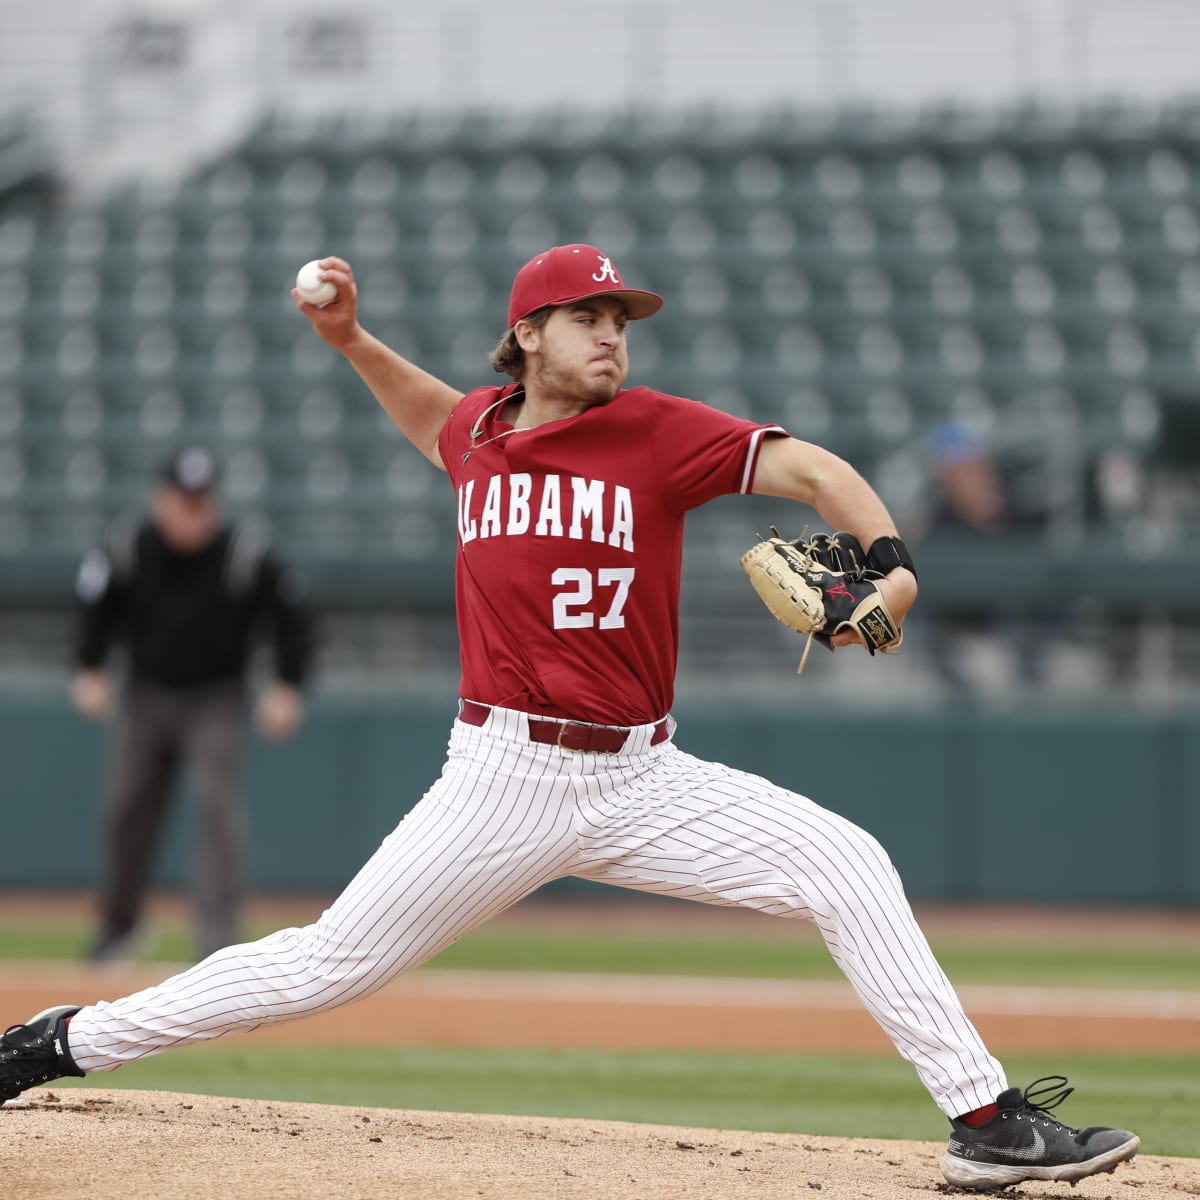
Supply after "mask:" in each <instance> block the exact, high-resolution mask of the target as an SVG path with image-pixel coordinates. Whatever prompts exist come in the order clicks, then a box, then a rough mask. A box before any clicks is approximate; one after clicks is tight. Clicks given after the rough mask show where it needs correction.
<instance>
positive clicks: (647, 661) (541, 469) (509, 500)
mask: <svg viewBox="0 0 1200 1200" xmlns="http://www.w3.org/2000/svg"><path fill="white" fill-rule="evenodd" d="M516 389H517V385H509V386H508V387H505V388H500V387H484V388H478V389H476V390H475V391H473V392H471V393H470V394H468V395H467V396H464V397H463V399H462V400H461V401H459V403H458V405H457V406H456V408H455V410H454V412H453V413H452V414H451V416H450V419H449V420H448V421H447V422H446V424H445V427H444V428H443V429H442V432H441V436H440V438H439V440H438V449H439V451H440V453H441V456H442V461H443V463H445V465H446V469H447V470H448V471H449V474H450V479H451V481H452V482H453V484H454V487H455V490H456V491H457V493H458V558H457V563H456V570H455V589H456V594H457V605H458V631H459V641H460V645H461V655H462V684H461V694H462V695H463V696H464V697H466V698H467V699H470V700H478V701H480V702H482V703H485V704H494V705H500V706H503V707H505V708H516V709H520V710H522V711H524V712H532V713H539V714H542V715H545V716H554V717H567V718H575V719H577V720H582V721H593V722H597V723H600V724H606V725H639V724H644V723H646V722H649V721H655V720H657V719H658V718H659V717H662V716H664V715H665V714H666V713H667V711H668V710H669V709H670V707H671V702H672V700H673V698H674V694H675V668H676V660H677V656H678V651H679V584H680V568H681V564H682V556H683V526H684V517H685V516H686V514H687V512H688V510H689V509H693V508H696V507H698V506H699V505H701V504H703V503H705V501H707V500H711V499H712V498H713V497H714V496H721V495H726V494H728V493H731V492H748V491H749V490H750V486H751V484H752V482H753V479H754V467H755V463H756V461H757V458H758V452H759V448H760V447H761V445H762V439H763V438H764V437H767V436H773V435H784V430H783V429H782V428H780V426H778V425H756V424H754V423H753V422H751V421H744V420H742V419H740V418H738V417H733V416H730V415H729V414H728V413H724V412H720V411H719V410H717V409H713V408H709V407H708V406H707V405H705V404H701V403H699V402H698V401H695V400H685V399H683V398H681V397H679V396H668V395H665V394H664V393H662V392H655V391H652V390H650V389H649V388H644V387H639V388H632V389H630V390H628V391H622V392H618V393H617V395H616V396H615V397H614V399H613V400H611V401H610V402H609V403H607V404H602V405H597V406H595V407H593V408H590V409H588V410H587V411H585V412H583V413H581V414H580V415H579V416H577V417H570V418H567V419H565V420H561V421H551V422H548V423H546V424H544V425H540V426H537V427H536V428H533V429H522V430H518V431H516V432H511V430H512V426H511V425H509V424H508V423H507V422H504V421H501V420H500V419H499V413H500V412H501V410H502V409H503V408H504V402H505V401H506V400H507V398H508V397H509V396H510V395H512V393H513V392H514V391H516Z"/></svg>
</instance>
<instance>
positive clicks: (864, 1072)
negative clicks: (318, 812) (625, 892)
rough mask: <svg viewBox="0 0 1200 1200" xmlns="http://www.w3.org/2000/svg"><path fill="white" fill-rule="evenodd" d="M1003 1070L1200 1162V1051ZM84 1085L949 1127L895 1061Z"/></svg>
mask: <svg viewBox="0 0 1200 1200" xmlns="http://www.w3.org/2000/svg"><path fill="white" fill-rule="evenodd" d="M1006 1067H1007V1069H1008V1073H1009V1077H1010V1079H1011V1080H1012V1081H1013V1082H1014V1083H1021V1084H1026V1083H1029V1082H1031V1081H1032V1080H1033V1079H1035V1078H1037V1077H1038V1076H1039V1075H1041V1074H1044V1073H1045V1072H1046V1071H1048V1070H1054V1071H1059V1072H1061V1073H1062V1074H1065V1075H1068V1076H1070V1079H1071V1083H1072V1084H1073V1085H1074V1086H1076V1087H1077V1088H1078V1095H1077V1096H1073V1097H1072V1098H1071V1099H1069V1100H1068V1101H1067V1102H1066V1104H1064V1105H1063V1106H1062V1107H1061V1108H1060V1109H1059V1110H1057V1111H1056V1115H1057V1116H1060V1117H1061V1118H1062V1119H1063V1120H1064V1121H1066V1122H1067V1123H1068V1124H1075V1125H1092V1124H1112V1125H1119V1126H1123V1127H1127V1128H1132V1129H1135V1130H1137V1131H1138V1132H1139V1133H1140V1134H1141V1135H1142V1149H1143V1151H1144V1152H1145V1153H1146V1154H1167V1155H1179V1156H1190V1157H1200V1144H1198V1139H1197V1136H1196V1129H1195V1114H1196V1112H1197V1111H1200V1055H1182V1056H1181V1055H1072V1056H1069V1057H1063V1058H1058V1059H1056V1060H1055V1061H1053V1062H1047V1061H1046V1060H1045V1059H1044V1058H1039V1059H1037V1060H1034V1059H1032V1058H1028V1057H1013V1058H1011V1059H1009V1060H1008V1061H1007V1062H1006ZM51 1086H52V1087H53V1088H55V1089H56V1090H57V1089H64V1088H68V1087H72V1086H76V1084H75V1082H74V1081H71V1082H67V1081H61V1080H60V1081H58V1082H56V1083H54V1084H53V1085H51ZM78 1086H85V1087H101V1088H104V1087H128V1088H144V1089H151V1090H165V1091H172V1092H194V1093H201V1094H208V1095H217V1096H230V1097H250V1098H259V1099H270V1100H281V1101H285V1100H297V1101H308V1102H316V1103H326V1104H348V1105H354V1106H365V1107H381V1108H409V1109H424V1110H428V1111H445V1112H490V1113H512V1114H524V1115H536V1116H545V1117H590V1118H594V1119H600V1120H622V1121H638V1122H646V1123H651V1124H664V1125H684V1126H694V1127H698V1128H708V1129H758V1130H768V1131H776V1132H792V1133H814V1134H838V1135H844V1136H852V1137H853V1136H857V1137H886V1138H916V1139H921V1140H940V1139H941V1138H943V1137H945V1136H946V1133H947V1125H946V1122H945V1119H944V1118H943V1117H942V1116H941V1114H940V1113H939V1112H938V1111H937V1110H936V1109H935V1108H934V1107H933V1105H932V1104H931V1103H930V1102H929V1099H928V1097H927V1096H926V1094H925V1092H924V1090H923V1089H922V1088H921V1086H920V1084H919V1083H918V1081H917V1079H916V1076H915V1075H914V1074H913V1072H912V1069H911V1068H910V1067H909V1066H908V1065H907V1064H906V1063H904V1062H902V1061H900V1060H899V1059H898V1058H893V1057H890V1056H889V1057H886V1058H883V1057H873V1056H861V1057H860V1056H853V1057H831V1056H822V1055H812V1056H780V1055H769V1056H768V1055H747V1054H695V1053H688V1054H675V1053H671V1054H667V1053H633V1052H620V1053H596V1052H584V1051H549V1050H546V1051H537V1050H533V1051H527V1050H521V1051H517V1050H406V1049H371V1050H345V1049H339V1050H332V1049H324V1050H319V1049H313V1050H300V1049H292V1048H279V1047H230V1046H206V1047H197V1048H192V1049H188V1050H182V1051H178V1052H176V1053H174V1054H167V1055H163V1056H161V1057H158V1058H153V1059H146V1060H144V1061H142V1062H139V1063H135V1064H133V1065H131V1066H128V1067H125V1068H123V1069H122V1070H121V1071H119V1072H116V1073H114V1074H111V1075H93V1076H91V1077H89V1078H88V1079H87V1080H80V1081H79V1083H78Z"/></svg>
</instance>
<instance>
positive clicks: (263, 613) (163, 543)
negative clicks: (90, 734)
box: [76, 448, 311, 960]
mask: <svg viewBox="0 0 1200 1200" xmlns="http://www.w3.org/2000/svg"><path fill="white" fill-rule="evenodd" d="M188 456H190V457H188ZM214 478H215V475H214V469H213V466H212V462H211V459H210V458H208V457H207V456H206V452H204V451H202V450H197V449H195V448H192V449H190V450H188V451H185V452H182V453H181V454H180V455H177V456H175V457H174V458H173V459H172V460H171V461H170V462H169V463H168V464H167V466H166V468H165V469H164V474H163V478H162V481H161V483H160V493H159V494H156V497H155V503H156V508H155V516H154V517H152V518H151V519H149V520H146V521H143V522H141V523H140V524H139V523H135V522H129V523H127V524H122V523H118V524H117V525H116V526H115V527H114V529H113V531H112V532H111V533H110V535H109V538H108V540H107V542H106V544H105V545H104V546H103V547H102V548H99V549H96V550H92V551H90V552H89V553H88V554H87V555H86V556H85V557H84V559H83V562H82V563H81V564H80V568H79V575H78V578H77V581H76V592H77V594H78V598H79V601H80V609H79V611H80V619H79V627H78V642H77V647H76V662H77V666H78V667H79V669H80V672H81V674H86V673H89V672H91V673H93V674H95V673H97V672H98V671H99V669H100V668H101V666H102V664H103V663H104V661H105V658H106V656H107V654H108V652H109V649H110V647H111V646H112V644H113V643H114V641H116V640H117V639H120V640H122V641H123V642H124V643H125V645H126V649H127V660H128V672H127V678H126V681H125V685H124V689H123V693H122V696H121V703H120V708H119V714H118V719H117V723H116V728H115V733H114V738H113V743H112V748H111V758H110V763H109V776H108V795H107V803H106V806H105V812H104V832H103V855H104V869H103V873H102V874H103V878H102V884H101V890H100V928H99V931H98V934H97V938H96V942H95V944H94V946H93V947H92V949H91V951H90V957H92V958H93V959H94V960H104V959H107V958H112V957H116V956H117V955H118V954H119V953H120V951H121V950H122V949H123V948H124V946H125V945H126V944H127V942H128V940H129V938H130V935H131V934H132V933H133V931H134V929H135V927H136V925H137V923H138V917H139V914H140V909H141V906H142V901H143V899H144V895H145V891H146V886H147V883H148V880H149V874H150V866H151V861H152V858H153V854H154V851H155V848H156V846H157V843H158V840H159V835H160V833H161V831H162V826H163V818H164V816H165V814H166V811H167V806H168V801H169V800H170V794H171V791H172V788H173V785H174V784H175V782H176V779H177V777H178V775H179V772H180V769H181V768H182V767H184V766H186V767H187V768H189V770H190V773H191V776H192V781H193V786H194V793H195V798H196V803H197V831H196V832H197V837H196V843H195V846H196V858H195V912H196V941H197V947H196V948H197V950H198V952H199V953H200V955H201V956H206V955H208V954H210V953H211V952H212V951H214V950H216V949H219V948H220V947H221V946H224V945H228V944H229V943H231V942H232V941H235V940H236V934H237V916H238V908H239V903H240V900H241V893H242V887H243V859H244V856H245V830H244V826H245V820H244V814H243V805H242V799H241V792H242V778H241V777H242V763H243V758H244V749H245V742H246V725H247V711H246V710H247V695H246V668H247V662H248V659H249V657H250V652H251V649H252V643H253V637H254V633H255V630H256V626H257V625H258V624H259V620H260V618H266V619H267V622H268V623H269V625H270V626H271V629H272V632H273V635H274V636H273V640H274V649H275V670H276V674H277V676H278V680H279V682H280V684H282V685H290V686H291V687H292V688H295V689H299V688H300V687H301V686H302V684H303V682H304V678H305V673H306V670H307V667H308V663H309V659H310V646H311V639H310V622H309V618H308V614H307V611H306V609H305V607H304V605H303V604H302V603H301V600H300V597H299V588H298V586H297V583H296V581H295V579H294V577H293V576H292V574H291V573H290V572H289V571H287V570H285V569H284V568H283V567H282V566H281V565H280V563H279V562H278V561H277V560H276V558H275V557H274V556H273V554H272V553H271V551H270V549H269V548H268V546H267V545H266V543H265V542H264V541H263V540H262V539H261V538H260V537H258V536H256V535H255V534H254V533H252V532H251V531H250V530H248V529H246V528H243V527H241V526H230V525H222V524H220V523H219V520H218V519H217V517H216V509H215V507H214V508H213V509H212V510H211V514H210V519H211V521H212V525H211V531H210V532H209V533H208V534H205V533H204V532H202V533H201V535H200V536H201V537H206V538H207V540H206V543H205V544H204V545H202V546H200V547H198V548H197V547H195V546H191V545H188V546H186V548H185V549H181V548H180V546H179V544H178V543H177V542H176V541H173V539H172V533H171V528H170V521H169V520H168V519H166V518H167V513H166V512H165V511H163V512H160V511H159V509H158V508H157V505H158V503H159V501H160V499H164V500H166V501H169V502H170V503H171V504H175V505H187V504H190V503H194V504H196V505H203V504H206V503H207V504H215V501H213V500H212V498H211V495H210V493H211V490H212V485H213V482H214ZM181 511H183V510H181ZM184 519H185V520H186V519H188V516H187V513H186V511H184ZM281 690H287V689H286V688H283V689H281ZM296 704H297V705H298V704H299V701H298V699H297V700H296Z"/></svg>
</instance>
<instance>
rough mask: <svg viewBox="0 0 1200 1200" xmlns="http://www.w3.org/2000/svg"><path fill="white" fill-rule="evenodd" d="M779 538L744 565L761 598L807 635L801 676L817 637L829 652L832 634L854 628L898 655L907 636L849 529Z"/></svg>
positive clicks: (873, 645) (750, 553) (746, 557)
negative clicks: (890, 608)
mask: <svg viewBox="0 0 1200 1200" xmlns="http://www.w3.org/2000/svg"><path fill="white" fill-rule="evenodd" d="M771 532H772V533H773V534H774V535H775V536H774V537H770V538H766V539H764V540H763V541H761V542H759V543H758V544H757V545H755V546H751V547H750V549H749V550H747V551H746V553H745V554H743V555H742V560H741V561H742V567H743V569H744V570H745V572H746V576H747V578H749V580H750V583H751V584H752V585H753V587H754V590H755V591H756V592H757V593H758V594H759V597H760V598H761V599H762V602H763V603H764V604H765V605H766V606H767V608H769V609H770V610H771V612H772V613H774V614H775V616H776V617H777V618H778V619H779V620H780V621H782V622H783V623H784V624H785V625H786V626H787V627H788V628H789V629H794V630H795V631H796V632H797V633H802V634H805V635H807V637H808V641H807V642H806V643H805V646H804V655H803V657H802V658H801V659H800V665H799V667H797V668H796V673H797V674H799V673H800V672H801V671H803V670H804V664H805V663H806V662H807V661H808V651H809V647H810V646H811V645H812V639H813V638H814V637H815V638H816V639H817V640H818V641H820V642H822V643H823V644H824V645H825V646H826V647H828V648H829V649H830V650H832V649H833V637H834V635H835V634H837V633H840V632H841V631H842V630H843V629H852V630H853V631H854V633H855V634H856V635H857V636H858V638H859V640H860V641H861V642H862V644H863V645H864V646H866V648H867V650H868V652H869V653H871V654H874V653H875V651H876V650H879V651H882V652H883V653H884V654H890V653H894V652H895V651H896V650H897V649H899V647H900V643H901V642H902V641H903V640H904V631H903V630H902V629H901V628H900V627H899V626H898V625H897V624H896V622H895V620H893V618H892V614H891V613H890V612H889V611H888V607H887V605H886V604H885V603H884V600H883V595H882V593H881V592H880V591H879V588H878V587H877V586H876V585H875V580H877V579H882V578H883V576H882V575H881V574H880V573H879V572H878V571H872V570H870V569H869V568H868V567H867V566H866V558H867V556H866V555H865V554H864V553H863V549H862V546H861V545H859V542H858V539H857V538H855V537H854V536H853V535H851V534H849V533H834V534H826V533H817V534H814V535H813V536H812V537H811V538H809V539H808V540H807V541H805V540H804V539H803V538H796V539H795V540H794V541H790V542H789V541H786V540H785V539H784V538H782V537H780V536H779V530H778V529H776V528H775V526H774V525H772V526H771Z"/></svg>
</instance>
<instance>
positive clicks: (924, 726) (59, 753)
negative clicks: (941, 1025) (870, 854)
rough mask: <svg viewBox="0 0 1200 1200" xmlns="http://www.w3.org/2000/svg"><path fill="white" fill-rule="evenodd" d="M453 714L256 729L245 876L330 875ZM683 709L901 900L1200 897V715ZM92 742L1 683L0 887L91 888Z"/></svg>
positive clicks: (690, 731)
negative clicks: (865, 832)
mask: <svg viewBox="0 0 1200 1200" xmlns="http://www.w3.org/2000/svg"><path fill="white" fill-rule="evenodd" d="M452 712H453V701H452V699H451V698H449V697H447V698H445V699H443V700H440V701H439V702H438V703H437V704H436V705H429V704H421V703H417V702H415V701H413V702H400V701H373V702H361V703H355V704H349V703H340V702H335V701H333V700H319V701H318V702H316V703H315V704H314V706H313V710H312V712H311V714H310V720H309V723H308V725H307V727H306V729H305V731H304V734H303V735H302V737H301V738H300V739H299V740H298V741H296V742H295V743H293V744H292V745H289V746H285V747H282V748H272V747H267V746H264V745H262V744H261V743H258V744H256V745H255V747H254V751H253V755H252V759H251V766H250V773H249V791H250V797H251V813H252V829H253V856H252V868H253V879H254V884H255V887H256V889H257V890H259V891H273V890H275V891H280V890H319V891H325V890H334V889H337V888H339V887H340V886H341V885H342V884H343V883H344V882H345V881H346V880H347V879H348V878H349V877H350V876H351V875H352V874H353V873H354V871H355V870H356V869H357V868H358V867H359V866H360V865H361V863H362V862H363V861H364V860H365V859H366V858H367V856H368V855H369V854H370V853H371V852H372V850H373V849H374V848H375V846H376V845H377V844H378V842H379V840H380V839H381V838H382V837H383V836H384V835H385V834H386V833H387V832H388V831H389V830H390V829H391V828H392V827H393V826H394V825H395V824H396V822H397V821H398V820H399V819H400V817H401V816H402V815H403V814H404V812H405V811H407V809H408V808H409V807H411V806H412V804H413V803H415V801H416V800H417V799H418V798H419V797H420V794H421V792H422V791H423V790H424V789H425V787H426V786H427V785H428V784H429V783H430V782H431V781H432V780H433V779H434V778H435V776H436V774H437V772H438V771H439V769H440V767H441V763H442V759H443V756H444V750H445V744H446V737H447V734H448V732H449V724H450V717H451V713H452ZM677 716H678V717H679V719H680V730H679V734H678V738H677V740H678V742H679V744H680V745H681V746H682V747H683V748H684V749H686V750H691V751H694V752H695V753H698V754H701V755H703V756H704V757H706V758H714V759H720V760H723V761H725V762H728V763H731V764H734V765H736V766H740V767H743V768H745V769H747V770H756V771H759V772H760V773H763V774H767V775H769V776H771V777H773V778H774V779H775V780H776V781H778V782H780V783H783V784H786V785H788V786H790V787H792V788H794V789H795V790H797V791H801V792H804V793H805V794H807V795H809V796H811V797H812V798H813V799H815V800H817V801H818V802H820V803H822V804H825V805H826V806H828V807H830V808H834V809H836V810H838V811H839V812H841V813H843V814H845V815H846V816H848V817H850V818H851V819H852V820H855V821H857V822H858V823H860V824H861V825H863V826H865V827H866V828H868V829H870V830H871V831H872V832H873V833H875V834H876V835H877V836H878V837H879V838H880V840H881V841H882V842H883V843H884V845H885V846H887V848H888V849H889V851H890V852H891V854H892V856H893V858H894V859H895V861H896V865H897V866H898V867H899V869H900V872H901V874H902V876H903V877H904V880H905V883H906V885H907V887H908V891H909V893H910V895H911V896H912V897H913V898H914V899H929V900H934V899H943V898H951V897H954V898H966V899H971V900H1019V901H1033V900H1036V901H1061V902H1115V903H1126V902H1127V903H1135V904H1168V905H1175V904H1197V903H1200V712H1187V713H1169V714H1168V713H1159V714H1154V713H1149V712H1145V711H1139V710H1136V709H1129V710H1125V711H1120V712H1118V711H1104V712H1097V711H1093V712H1082V711H1064V710H1050V709H1047V710H1045V711H1042V712H1033V711H1027V712H1023V713H1004V714H997V713H984V712H981V711H959V712H941V711H934V712H917V713H895V712H882V711H881V712H878V713H868V714H866V715H863V714H861V713H860V714H852V713H849V712H834V713H828V712H826V713H817V712H810V711H808V710H807V709H805V710H801V711H800V712H797V713H791V714H787V715H781V714H780V713H779V712H778V710H777V709H775V710H764V711H763V712H761V713H759V712H753V711H751V710H749V709H748V708H747V706H746V705H745V704H744V703H742V702H740V701H739V703H738V704H737V706H736V712H735V713H730V712H727V711H719V710H717V709H712V708H688V707H679V708H678V709H677ZM103 753H104V738H103V734H102V733H101V732H100V731H98V730H96V729H94V728H91V727H88V726H85V725H84V724H83V723H82V722H80V721H79V720H77V719H76V718H75V717H74V716H73V715H72V714H71V713H70V712H69V711H68V709H67V707H66V704H65V702H62V701H59V700H57V699H55V700H48V699H47V700H40V701H34V700H30V699H28V698H20V699H16V698H4V697H3V696H0V755H2V756H3V771H2V773H0V780H2V782H0V788H2V789H3V809H4V818H3V826H2V832H0V887H59V886H69V887H80V886H84V887H86V886H90V885H91V884H92V882H93V880H94V877H95V875H94V872H95V828H96V809H97V803H98V781H99V778H100V771H101V765H102V760H103ZM187 844H188V820H187V811H186V805H185V806H181V810H180V813H179V814H178V816H177V819H176V821H175V823H174V825H173V826H172V829H171V832H170V837H169V844H168V847H167V851H166V853H165V854H164V856H163V858H162V862H161V868H160V871H159V882H160V883H163V884H166V885H174V884H176V883H178V882H179V881H180V880H181V879H182V878H184V877H185V875H186V846H187ZM557 886H558V887H559V888H561V889H562V890H569V889H571V888H583V887H584V886H585V885H582V884H575V883H570V884H560V885H557ZM587 886H589V887H590V886H591V885H587ZM597 890H600V891H603V889H597Z"/></svg>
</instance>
